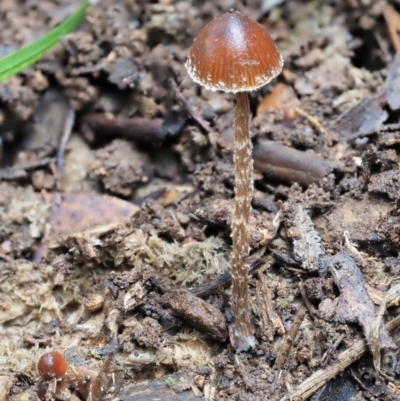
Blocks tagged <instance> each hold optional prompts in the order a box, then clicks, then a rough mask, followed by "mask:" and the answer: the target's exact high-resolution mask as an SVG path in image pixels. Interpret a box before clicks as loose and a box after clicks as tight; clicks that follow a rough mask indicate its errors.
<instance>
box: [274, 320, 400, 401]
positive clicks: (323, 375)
mask: <svg viewBox="0 0 400 401" xmlns="http://www.w3.org/2000/svg"><path fill="white" fill-rule="evenodd" d="M399 326H400V316H397V317H396V318H394V319H393V320H391V321H390V322H389V323H388V324H387V325H386V328H387V330H388V331H389V332H392V331H393V330H394V329H396V328H397V327H399ZM367 350H368V345H367V341H366V340H359V341H357V342H356V343H355V344H354V345H353V346H352V347H350V348H349V349H347V350H346V351H343V352H342V353H340V354H339V355H338V360H339V362H338V363H337V364H335V365H333V366H329V367H328V368H326V369H321V370H318V371H317V372H315V373H314V374H313V375H311V376H310V377H309V378H308V379H306V380H304V381H303V383H301V384H300V385H299V386H298V387H297V389H296V390H295V391H293V392H292V393H291V394H289V395H286V396H284V397H282V398H281V399H280V401H288V400H291V399H296V400H298V401H305V400H306V399H308V397H310V396H311V395H312V394H314V393H315V392H316V391H317V390H318V389H319V388H321V387H322V386H323V385H325V384H326V383H327V382H328V381H329V380H331V379H333V378H334V377H335V376H336V375H338V374H339V373H340V372H342V371H343V370H344V369H346V368H347V367H348V366H350V365H351V364H352V363H353V362H355V361H356V360H358V359H359V358H360V357H361V356H362V355H363V354H365V353H366V352H367Z"/></svg>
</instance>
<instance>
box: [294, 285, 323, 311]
mask: <svg viewBox="0 0 400 401" xmlns="http://www.w3.org/2000/svg"><path fill="white" fill-rule="evenodd" d="M298 287H299V291H300V294H301V297H302V298H303V301H304V303H305V304H306V306H307V309H308V311H309V312H310V315H311V316H312V317H313V318H315V317H317V316H318V312H317V310H316V309H315V308H314V305H313V304H312V303H311V302H310V300H309V299H308V297H307V294H306V291H305V290H304V284H303V282H302V281H300V282H299V285H298Z"/></svg>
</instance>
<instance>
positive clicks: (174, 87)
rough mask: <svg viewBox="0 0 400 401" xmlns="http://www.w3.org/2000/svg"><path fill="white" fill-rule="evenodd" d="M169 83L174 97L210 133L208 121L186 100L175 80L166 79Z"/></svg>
mask: <svg viewBox="0 0 400 401" xmlns="http://www.w3.org/2000/svg"><path fill="white" fill-rule="evenodd" d="M168 82H169V85H170V86H171V89H172V91H173V92H174V96H175V99H176V100H177V101H178V102H179V103H180V104H181V105H182V106H183V107H184V108H185V109H186V110H187V112H188V113H189V114H190V115H191V116H192V118H193V120H195V121H196V122H197V124H199V126H200V127H201V128H202V129H203V130H204V131H205V132H207V134H210V133H211V132H212V129H211V128H210V125H209V124H208V122H207V121H206V120H205V119H204V118H203V117H202V116H201V115H200V113H199V112H198V111H197V110H196V109H195V108H194V107H193V106H192V105H191V104H190V103H189V102H188V101H187V99H186V98H185V96H183V94H182V92H180V90H179V88H178V85H177V84H176V82H175V80H174V79H172V78H169V79H168Z"/></svg>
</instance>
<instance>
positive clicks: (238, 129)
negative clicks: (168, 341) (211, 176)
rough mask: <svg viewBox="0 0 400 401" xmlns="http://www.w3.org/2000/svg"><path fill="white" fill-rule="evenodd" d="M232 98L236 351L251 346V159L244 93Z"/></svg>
mask: <svg viewBox="0 0 400 401" xmlns="http://www.w3.org/2000/svg"><path fill="white" fill-rule="evenodd" d="M234 99H235V115H234V129H235V146H234V148H235V152H234V162H235V194H236V200H235V210H234V215H233V220H232V242H233V250H232V310H233V314H234V317H235V323H234V330H233V334H234V339H233V340H234V341H233V342H234V346H235V348H236V351H237V352H241V351H247V350H248V349H249V348H250V347H252V346H254V345H255V339H254V335H253V333H254V331H253V326H252V324H251V322H250V313H249V278H248V257H249V250H250V246H249V229H248V223H249V217H250V211H251V200H252V197H253V159H252V154H251V150H252V143H251V140H250V129H249V124H250V121H249V120H250V106H249V99H248V96H247V93H246V92H237V93H235V94H234Z"/></svg>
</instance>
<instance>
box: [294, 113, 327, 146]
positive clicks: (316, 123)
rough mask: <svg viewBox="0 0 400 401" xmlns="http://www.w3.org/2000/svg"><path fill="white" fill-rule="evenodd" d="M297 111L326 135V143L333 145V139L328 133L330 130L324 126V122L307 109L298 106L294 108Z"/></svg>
mask: <svg viewBox="0 0 400 401" xmlns="http://www.w3.org/2000/svg"><path fill="white" fill-rule="evenodd" d="M294 110H295V111H296V113H297V114H298V115H299V116H301V117H304V118H305V119H306V120H307V121H308V122H309V123H310V124H311V125H312V126H313V127H314V128H315V129H316V130H317V131H318V132H319V133H320V134H322V136H323V137H324V141H325V144H326V145H327V146H332V140H331V137H330V135H329V133H328V131H327V130H326V129H325V128H324V127H323V126H322V124H321V123H320V122H319V121H318V120H317V119H316V118H315V117H313V116H310V115H309V114H308V113H307V112H306V111H304V110H303V109H301V108H300V107H296V108H295V109H294Z"/></svg>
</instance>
